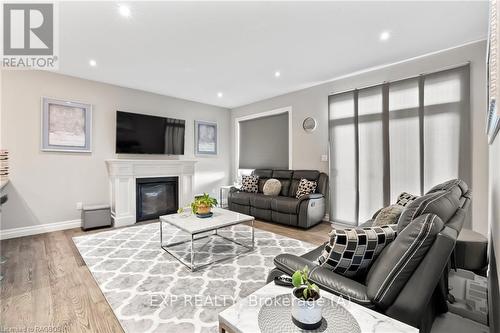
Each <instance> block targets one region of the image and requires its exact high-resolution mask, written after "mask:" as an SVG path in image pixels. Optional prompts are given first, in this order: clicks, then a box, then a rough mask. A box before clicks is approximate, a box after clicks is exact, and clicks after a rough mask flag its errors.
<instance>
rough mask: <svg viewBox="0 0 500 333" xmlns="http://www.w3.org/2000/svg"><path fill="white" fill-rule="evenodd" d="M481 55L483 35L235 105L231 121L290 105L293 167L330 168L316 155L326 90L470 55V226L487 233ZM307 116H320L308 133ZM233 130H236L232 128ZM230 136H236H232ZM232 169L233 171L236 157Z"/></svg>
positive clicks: (324, 147)
mask: <svg viewBox="0 0 500 333" xmlns="http://www.w3.org/2000/svg"><path fill="white" fill-rule="evenodd" d="M485 57H486V41H481V42H476V43H472V44H468V45H465V46H462V47H458V48H454V49H451V50H446V51H442V52H439V53H434V54H432V55H427V56H425V57H419V58H414V59H412V60H408V61H405V62H400V63H397V64H393V65H390V66H386V67H380V68H377V69H373V70H368V71H364V72H362V73H355V74H353V75H350V76H346V77H343V78H339V79H335V80H333V81H331V82H328V83H324V84H321V85H318V86H315V87H312V88H308V89H303V90H299V91H296V92H292V93H289V94H285V95H281V96H278V97H274V98H270V99H266V100H263V101H260V102H256V103H252V104H250V105H246V106H242V107H238V108H235V109H233V110H232V112H231V126H234V119H235V118H237V117H241V116H245V115H249V114H253V113H259V112H264V111H268V110H273V109H278V108H282V107H287V106H291V107H292V115H293V119H292V123H293V124H292V126H293V130H292V133H293V136H292V137H293V140H292V142H293V148H292V167H293V168H294V169H318V170H321V171H323V172H328V162H321V160H320V158H321V155H323V154H327V153H328V95H330V94H332V93H335V92H340V91H344V90H348V89H354V88H359V87H363V86H368V85H372V84H378V83H381V82H383V81H392V80H397V79H401V78H405V77H409V76H414V75H418V74H421V73H424V72H433V71H436V70H439V69H442V68H444V67H448V66H453V65H458V64H462V63H464V62H467V61H470V62H471V106H472V108H471V124H472V126H471V131H472V170H473V175H472V184H470V185H471V187H472V188H473V190H474V199H473V203H472V228H473V229H474V230H477V231H478V232H481V233H482V234H486V233H487V230H488V226H487V221H488V218H487V208H488V206H487V189H488V145H487V142H486V138H485V135H484V129H485V126H486V125H485V109H486V93H485V91H486V86H485ZM308 116H312V117H314V118H316V120H318V128H317V129H316V131H315V132H313V133H306V132H304V131H303V130H302V121H303V120H304V118H306V117H308ZM231 133H232V135H233V136H234V131H232V132H231ZM232 141H233V142H234V140H232ZM233 149H234V147H233ZM231 171H232V172H233V173H234V172H235V165H234V163H233V166H232V169H231ZM467 227H471V226H467Z"/></svg>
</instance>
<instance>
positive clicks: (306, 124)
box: [302, 117, 318, 133]
mask: <svg viewBox="0 0 500 333" xmlns="http://www.w3.org/2000/svg"><path fill="white" fill-rule="evenodd" d="M317 126H318V122H317V121H316V119H314V118H313V117H307V118H306V119H304V121H303V122H302V128H303V129H304V131H306V132H307V133H311V132H313V131H314V130H315V129H316V127H317Z"/></svg>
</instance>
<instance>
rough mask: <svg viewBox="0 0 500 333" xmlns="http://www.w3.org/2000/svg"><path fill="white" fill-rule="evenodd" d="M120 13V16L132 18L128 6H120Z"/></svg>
mask: <svg viewBox="0 0 500 333" xmlns="http://www.w3.org/2000/svg"><path fill="white" fill-rule="evenodd" d="M118 11H119V12H120V15H121V16H123V17H130V7H129V6H126V5H120V7H118Z"/></svg>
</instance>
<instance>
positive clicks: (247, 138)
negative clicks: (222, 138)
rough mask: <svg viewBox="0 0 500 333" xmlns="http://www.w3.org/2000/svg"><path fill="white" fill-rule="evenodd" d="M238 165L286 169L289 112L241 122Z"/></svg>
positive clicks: (240, 166)
mask: <svg viewBox="0 0 500 333" xmlns="http://www.w3.org/2000/svg"><path fill="white" fill-rule="evenodd" d="M239 127H240V136H239V141H240V146H239V161H240V163H239V168H240V169H260V168H283V169H287V168H288V112H285V113H282V114H278V115H272V116H267V117H262V118H256V119H250V120H245V121H240V123H239Z"/></svg>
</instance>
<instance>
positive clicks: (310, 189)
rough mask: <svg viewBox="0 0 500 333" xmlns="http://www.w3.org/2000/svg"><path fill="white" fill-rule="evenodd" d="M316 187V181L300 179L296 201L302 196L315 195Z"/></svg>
mask: <svg viewBox="0 0 500 333" xmlns="http://www.w3.org/2000/svg"><path fill="white" fill-rule="evenodd" d="M316 186H318V183H317V182H316V181H314V180H307V179H305V178H302V179H301V180H300V182H299V186H298V187H297V194H296V195H295V197H296V198H297V199H300V198H301V197H303V196H306V195H308V194H312V193H315V192H316Z"/></svg>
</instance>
